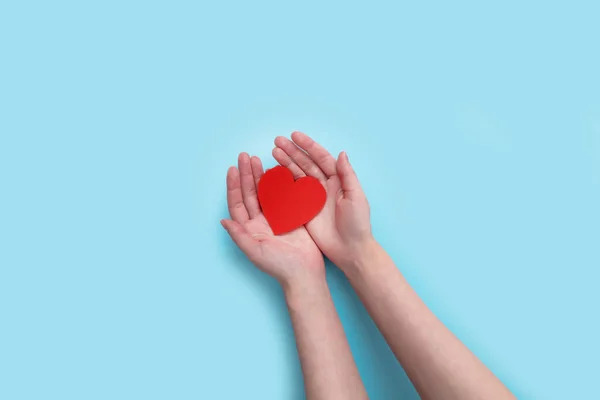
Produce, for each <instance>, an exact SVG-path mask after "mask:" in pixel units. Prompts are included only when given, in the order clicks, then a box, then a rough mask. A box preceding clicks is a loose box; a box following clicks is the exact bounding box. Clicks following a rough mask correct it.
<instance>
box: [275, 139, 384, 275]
mask: <svg viewBox="0 0 600 400" xmlns="http://www.w3.org/2000/svg"><path fill="white" fill-rule="evenodd" d="M275 146H276V147H275V148H274V149H273V157H275V159H276V160H277V162H279V164H281V165H283V166H284V167H287V168H288V169H289V170H290V171H292V174H293V175H294V178H295V179H298V178H301V177H303V176H306V175H308V176H313V177H315V178H317V179H318V180H319V181H321V183H322V184H323V185H324V186H325V189H326V190H327V202H326V203H325V207H324V208H323V210H322V211H321V212H320V213H319V214H318V215H317V216H316V217H315V218H314V219H313V220H312V221H310V222H309V223H308V224H306V229H307V230H308V233H310V236H311V237H312V238H313V240H314V241H315V243H316V244H317V245H318V246H319V248H320V249H321V250H322V251H323V253H324V254H325V255H326V256H327V257H328V258H329V259H330V260H331V261H333V263H334V264H336V265H337V266H338V267H340V268H341V269H342V270H344V269H345V268H346V267H347V266H349V265H352V263H353V261H355V260H356V259H357V257H359V255H360V254H359V253H360V252H361V251H363V250H364V249H365V248H366V247H368V246H369V245H371V243H373V236H372V234H371V222H370V211H369V203H368V202H367V198H366V196H365V194H364V192H363V190H362V188H361V186H360V182H359V181H358V177H357V176H356V173H355V172H354V169H353V168H352V165H350V161H349V160H348V155H347V154H346V153H345V152H341V153H340V155H339V156H338V158H337V160H336V159H335V158H334V157H333V156H332V155H331V154H330V153H329V152H328V151H327V150H325V149H324V148H323V147H322V146H321V145H319V144H318V143H317V142H315V141H314V140H312V139H311V138H310V137H308V136H307V135H305V134H303V133H300V132H294V133H292V140H289V139H287V138H285V137H283V136H278V137H277V138H276V139H275Z"/></svg>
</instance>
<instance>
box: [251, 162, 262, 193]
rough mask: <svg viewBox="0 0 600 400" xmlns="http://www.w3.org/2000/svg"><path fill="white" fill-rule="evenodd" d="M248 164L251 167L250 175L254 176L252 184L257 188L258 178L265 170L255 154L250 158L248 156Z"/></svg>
mask: <svg viewBox="0 0 600 400" xmlns="http://www.w3.org/2000/svg"><path fill="white" fill-rule="evenodd" d="M250 166H251V167H252V176H254V184H255V185H256V188H257V189H258V181H260V178H261V177H262V176H263V174H264V173H265V170H264V169H263V165H262V162H261V161H260V158H258V157H256V156H252V158H250Z"/></svg>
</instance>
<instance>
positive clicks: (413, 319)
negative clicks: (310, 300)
mask: <svg viewBox="0 0 600 400" xmlns="http://www.w3.org/2000/svg"><path fill="white" fill-rule="evenodd" d="M344 271H345V272H346V275H347V276H348V278H349V280H350V282H351V284H352V286H353V287H354V289H355V290H356V292H357V293H358V295H359V296H360V298H361V300H362V301H363V303H364V304H365V307H366V308H367V310H368V311H369V314H370V315H371V317H372V318H373V320H374V321H375V323H376V324H377V326H378V327H379V330H380V331H381V333H382V334H383V336H384V337H385V339H386V341H387V342H388V344H389V345H390V347H391V349H392V351H393V352H394V354H395V355H396V358H397V359H398V360H399V361H400V363H401V364H402V365H403V367H404V369H405V371H406V373H407V374H408V376H409V377H410V379H411V381H412V382H413V384H414V385H415V388H416V389H417V391H418V392H419V394H420V395H421V397H422V398H424V399H490V400H493V399H513V398H514V397H513V395H512V394H511V393H510V392H509V391H508V389H506V387H505V386H504V385H503V384H502V382H500V380H498V379H497V378H496V377H495V376H494V374H492V372H491V371H490V370H489V369H487V368H486V367H485V365H483V363H482V362H481V361H479V359H478V358H477V357H475V355H473V353H471V352H470V351H469V349H467V347H466V346H465V345H463V344H462V342H461V341H460V340H458V339H457V338H456V337H455V336H454V335H453V334H452V333H451V332H450V331H449V330H448V329H447V328H446V327H445V326H444V324H442V323H441V322H440V320H439V319H437V318H436V316H435V315H434V314H433V313H432V312H431V311H430V310H429V309H428V308H427V306H426V305H425V304H424V303H423V301H421V299H420V298H419V296H417V294H416V293H415V291H414V290H413V289H412V288H411V287H410V286H409V284H408V283H407V281H406V280H405V279H404V277H403V276H402V274H401V273H400V271H399V270H398V269H397V268H396V266H395V265H394V263H393V261H392V260H391V258H390V257H389V256H388V254H387V253H386V252H385V251H384V250H383V248H381V247H380V246H379V245H378V244H377V243H375V242H374V241H371V242H369V243H367V244H365V246H364V247H363V248H362V249H361V251H360V255H359V256H358V257H357V258H356V260H355V262H353V263H351V264H349V265H346V266H345V267H344Z"/></svg>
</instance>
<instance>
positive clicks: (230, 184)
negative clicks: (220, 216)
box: [227, 167, 250, 223]
mask: <svg viewBox="0 0 600 400" xmlns="http://www.w3.org/2000/svg"><path fill="white" fill-rule="evenodd" d="M227 208H229V215H230V216H231V219H232V220H234V221H236V222H239V223H242V222H245V221H247V220H248V219H250V217H249V216H248V211H247V210H246V206H245V205H244V198H243V197H242V186H241V183H240V172H239V171H238V170H237V168H236V167H230V168H229V170H228V171H227Z"/></svg>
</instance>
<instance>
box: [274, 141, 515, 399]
mask: <svg viewBox="0 0 600 400" xmlns="http://www.w3.org/2000/svg"><path fill="white" fill-rule="evenodd" d="M275 145H276V148H275V149H274V150H273V156H274V157H275V159H276V160H277V161H278V162H279V163H280V164H281V165H283V166H285V167H287V168H289V169H290V170H291V171H292V173H293V174H294V177H295V178H296V179H297V178H300V177H302V176H305V175H310V176H314V177H315V178H317V179H319V180H320V181H321V182H322V183H323V185H324V186H325V188H326V190H327V202H326V205H325V208H324V209H323V211H322V212H321V213H320V214H319V215H318V216H317V217H315V218H314V219H313V220H312V221H311V222H309V223H308V224H307V225H306V230H307V231H308V233H309V234H310V236H311V238H312V239H313V240H314V242H315V243H316V245H317V246H318V247H319V248H320V250H321V251H322V252H323V253H324V254H325V255H326V256H327V257H328V258H329V259H331V260H332V261H333V262H334V263H335V264H336V265H337V266H338V267H339V268H340V269H341V270H342V271H343V272H344V273H345V274H346V276H347V277H348V279H349V281H350V283H351V284H352V286H353V287H354V289H355V290H356V292H357V293H358V295H359V297H360V298H361V300H362V302H363V303H364V305H365V307H366V308H367V310H368V311H369V313H370V315H371V317H372V318H373V320H374V321H375V323H376V324H377V326H378V328H379V330H380V331H381V332H382V334H383V336H384V337H385V339H386V341H387V342H388V344H389V346H390V348H391V349H392V351H393V352H394V354H395V356H396V358H397V359H398V361H399V362H400V363H401V364H402V366H403V367H404V369H405V371H406V373H407V374H408V376H409V378H410V379H411V381H412V382H413V384H414V385H415V388H416V389H417V391H418V392H419V394H420V396H421V397H422V398H423V399H514V396H513V395H512V394H511V392H510V391H509V390H508V389H507V388H506V387H505V386H504V385H503V384H502V382H500V380H498V379H497V378H496V377H495V376H494V374H493V373H492V372H491V371H490V370H489V369H488V368H486V367H485V365H484V364H483V363H482V362H481V361H479V359H477V357H475V356H474V355H473V353H471V352H470V351H469V349H467V347H465V346H464V345H463V344H462V343H461V342H460V341H459V340H458V339H457V338H456V337H455V336H454V335H453V334H452V333H451V332H450V331H449V330H448V329H447V328H446V327H445V326H444V325H443V324H442V323H441V322H440V321H439V320H438V319H437V318H436V317H435V315H434V314H433V313H432V312H431V311H430V310H429V309H428V308H427V306H426V305H425V304H424V303H423V301H422V300H421V299H420V298H419V297H418V295H417V294H416V293H415V292H414V290H413V289H412V288H411V287H410V285H409V284H408V283H407V281H406V280H405V279H404V277H403V275H402V274H401V272H400V271H399V270H398V268H397V267H396V266H395V265H394V262H393V261H392V259H391V258H390V257H389V255H388V254H387V253H386V252H385V251H384V250H383V248H382V247H381V246H380V245H379V244H378V243H377V242H376V240H375V239H374V238H373V235H372V233H371V224H370V217H369V204H368V202H367V199H366V196H365V194H364V192H363V190H362V188H361V186H360V183H359V181H358V178H357V176H356V173H355V172H354V169H353V168H352V166H351V165H350V162H349V160H348V156H347V154H346V153H344V152H342V153H340V155H339V156H338V158H337V160H336V159H335V158H334V157H333V156H332V155H331V154H329V152H327V151H326V150H325V149H324V148H323V147H321V146H320V145H319V144H318V143H316V142H315V141H314V140H312V139H311V138H310V137H308V136H306V135H304V134H302V133H300V132H294V133H293V134H292V140H289V139H287V138H285V137H277V138H276V139H275Z"/></svg>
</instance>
